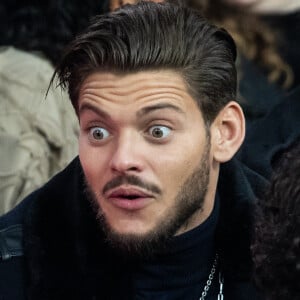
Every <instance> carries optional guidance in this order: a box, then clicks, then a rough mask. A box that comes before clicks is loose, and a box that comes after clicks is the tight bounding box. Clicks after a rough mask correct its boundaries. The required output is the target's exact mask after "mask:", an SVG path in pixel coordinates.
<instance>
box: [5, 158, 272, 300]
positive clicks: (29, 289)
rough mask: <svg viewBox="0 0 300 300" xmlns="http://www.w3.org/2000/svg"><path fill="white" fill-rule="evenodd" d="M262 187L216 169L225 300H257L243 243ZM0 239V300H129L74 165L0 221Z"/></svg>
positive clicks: (233, 167) (253, 177)
mask: <svg viewBox="0 0 300 300" xmlns="http://www.w3.org/2000/svg"><path fill="white" fill-rule="evenodd" d="M265 184H266V182H265V181H264V180H263V178H262V177H259V176H257V174H255V173H254V172H252V171H251V170H250V169H248V168H246V167H244V166H243V165H241V164H240V163H238V162H237V161H235V160H232V161H231V162H229V163H226V164H224V165H222V166H221V172H220V179H219V184H218V193H219V195H220V198H221V201H220V203H221V208H220V218H219V223H218V230H217V233H216V236H217V245H218V247H219V249H220V265H221V268H222V270H223V274H224V278H225V297H226V298H225V299H230V300H235V299H236V300H243V299H245V300H246V299H248V300H250V299H251V300H254V299H258V296H257V295H256V292H255V290H254V288H253V286H252V285H251V283H250V279H251V271H252V262H251V256H250V239H251V230H252V217H253V207H254V203H255V201H256V198H257V194H259V193H261V191H262V190H263V188H264V186H265ZM0 232H1V233H0V254H2V259H0V295H1V296H0V299H1V300H4V299H5V300H23V299H30V300H47V299H53V300H54V299H55V300H59V299H65V300H66V299H73V300H74V299H78V300H79V299H81V300H89V299H91V300H92V299H120V300H123V299H133V296H132V294H131V293H132V291H131V288H130V286H131V285H130V277H129V276H128V268H129V267H130V266H129V265H128V264H127V263H126V262H125V261H123V260H122V259H121V258H117V257H116V256H114V255H112V254H111V252H110V251H109V249H108V248H107V247H106V246H105V245H104V243H103V237H102V236H101V233H100V231H99V228H98V227H97V224H96V220H95V215H94V212H93V210H92V209H91V207H90V205H89V203H88V201H87V199H86V196H85V192H84V184H83V175H82V169H81V166H80V162H79V159H78V158H76V159H75V160H74V161H73V162H72V163H71V164H70V165H69V166H68V167H67V168H66V169H65V170H64V171H63V172H61V173H60V174H58V175H57V176H55V177H54V178H53V179H52V180H51V181H50V182H48V183H47V184H46V185H45V186H44V187H42V188H41V189H39V190H37V191H36V192H34V193H33V194H31V195H30V196H29V197H27V198H26V199H25V200H24V201H23V202H21V204H20V205H19V206H17V207H16V208H15V209H14V210H12V211H11V212H10V213H8V214H6V215H5V216H3V217H2V218H0ZM22 236H23V238H22ZM22 241H23V242H22ZM7 244H9V245H10V247H6V248H5V247H4V245H7ZM22 253H23V255H22ZM170 276H171V275H170ZM25 293H27V294H28V295H29V296H28V298H25V296H24V295H25ZM1 297H2V298H1ZM187 299H188V298H187Z"/></svg>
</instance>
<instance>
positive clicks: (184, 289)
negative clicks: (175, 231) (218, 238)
mask: <svg viewBox="0 0 300 300" xmlns="http://www.w3.org/2000/svg"><path fill="white" fill-rule="evenodd" d="M218 217H219V199H218V197H216V201H215V205H214V209H213V211H212V213H211V215H210V216H209V217H208V218H207V219H206V220H205V221H204V222H203V223H202V224H201V225H199V226H197V227H196V228H194V229H192V230H190V231H188V232H186V233H184V234H181V235H179V236H176V237H174V238H173V239H172V240H171V241H170V242H169V245H168V249H167V251H164V253H163V254H160V255H157V256H156V257H155V258H153V259H151V260H149V261H147V262H142V263H140V264H139V265H138V266H136V269H135V271H134V275H133V280H134V289H135V294H136V299H184V298H182V297H183V296H184V295H185V296H187V295H193V294H195V296H196V298H195V299H198V298H199V297H200V295H201V292H202V290H203V288H204V286H205V283H206V280H207V279H208V276H209V274H210V271H211V268H212V265H213V261H214V258H215V253H216V248H215V230H216V226H217V223H218ZM216 277H217V276H216ZM215 281H217V280H215ZM215 281H214V282H215ZM214 286H215V284H214ZM212 289H216V288H215V287H212ZM186 293H188V294H186ZM213 294H214V293H213ZM197 296H199V297H197ZM189 297H190V296H189ZM185 299H186V298H185ZM189 299H193V298H192V297H191V298H189Z"/></svg>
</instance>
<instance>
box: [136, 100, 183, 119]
mask: <svg viewBox="0 0 300 300" xmlns="http://www.w3.org/2000/svg"><path fill="white" fill-rule="evenodd" d="M161 109H172V110H175V111H176V112H179V113H181V114H185V113H184V111H183V110H182V109H181V108H179V107H178V106H176V105H173V104H171V103H158V104H155V105H151V106H147V107H144V108H142V109H141V110H139V111H138V112H137V116H138V117H141V116H143V115H145V114H149V113H151V112H153V111H155V110H161Z"/></svg>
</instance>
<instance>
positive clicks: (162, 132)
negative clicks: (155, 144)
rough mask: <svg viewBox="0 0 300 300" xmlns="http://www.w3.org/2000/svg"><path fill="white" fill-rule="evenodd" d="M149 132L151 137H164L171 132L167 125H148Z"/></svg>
mask: <svg viewBox="0 0 300 300" xmlns="http://www.w3.org/2000/svg"><path fill="white" fill-rule="evenodd" d="M149 133H150V135H151V136H152V137H154V138H156V139H163V138H166V137H167V136H168V135H169V134H170V133H171V129H170V128H169V127H167V126H159V125H156V126H152V127H150V129H149Z"/></svg>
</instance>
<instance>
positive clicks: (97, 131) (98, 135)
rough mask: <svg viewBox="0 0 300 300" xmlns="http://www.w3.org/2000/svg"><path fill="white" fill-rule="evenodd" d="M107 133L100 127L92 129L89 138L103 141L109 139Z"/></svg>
mask: <svg viewBox="0 0 300 300" xmlns="http://www.w3.org/2000/svg"><path fill="white" fill-rule="evenodd" d="M109 135H110V134H109V132H108V131H107V130H106V129H104V128H102V127H93V128H91V129H90V136H91V138H92V139H94V140H98V141H101V140H104V139H106V138H108V137H109Z"/></svg>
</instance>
